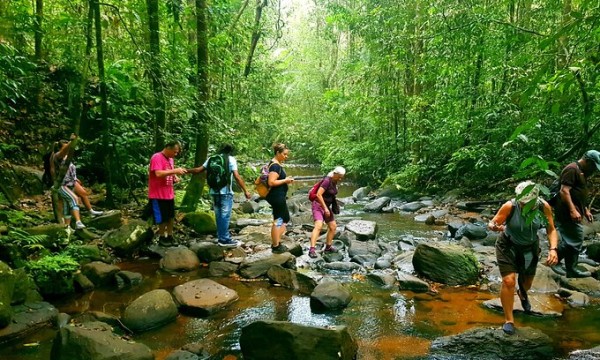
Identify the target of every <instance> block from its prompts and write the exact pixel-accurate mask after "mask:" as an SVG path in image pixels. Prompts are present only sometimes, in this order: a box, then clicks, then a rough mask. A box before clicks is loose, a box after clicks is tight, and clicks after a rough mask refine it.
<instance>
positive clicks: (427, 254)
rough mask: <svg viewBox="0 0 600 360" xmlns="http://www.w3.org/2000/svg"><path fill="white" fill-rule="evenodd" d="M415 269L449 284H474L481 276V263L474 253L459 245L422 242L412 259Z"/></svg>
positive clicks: (428, 276) (427, 276)
mask: <svg viewBox="0 0 600 360" xmlns="http://www.w3.org/2000/svg"><path fill="white" fill-rule="evenodd" d="M412 263H413V266H414V267H415V271H416V272H417V273H419V274H421V275H422V276H425V277H426V278H428V279H430V280H432V281H435V282H439V283H443V284H448V285H472V284H475V283H476V282H477V280H478V278H479V263H478V262H477V259H476V258H475V256H474V255H473V253H472V252H471V251H469V250H467V249H465V248H464V247H462V246H458V245H441V244H436V245H435V246H434V245H430V244H425V243H421V244H419V245H418V246H417V248H416V249H415V253H414V255H413V259H412Z"/></svg>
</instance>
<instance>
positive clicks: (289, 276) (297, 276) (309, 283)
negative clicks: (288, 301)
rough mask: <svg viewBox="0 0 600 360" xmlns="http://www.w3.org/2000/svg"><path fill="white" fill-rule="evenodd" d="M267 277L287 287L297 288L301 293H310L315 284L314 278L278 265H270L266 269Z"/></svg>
mask: <svg viewBox="0 0 600 360" xmlns="http://www.w3.org/2000/svg"><path fill="white" fill-rule="evenodd" d="M267 277H269V279H271V280H272V281H274V282H276V283H277V284H280V285H281V286H283V287H285V288H288V289H292V290H297V291H298V292H300V293H301V294H310V293H312V292H313V290H314V289H315V287H316V286H317V282H316V281H315V279H313V278H311V277H309V276H307V275H304V274H302V273H299V272H297V271H295V270H291V269H286V268H284V267H283V266H280V265H274V266H271V268H270V269H269V271H267Z"/></svg>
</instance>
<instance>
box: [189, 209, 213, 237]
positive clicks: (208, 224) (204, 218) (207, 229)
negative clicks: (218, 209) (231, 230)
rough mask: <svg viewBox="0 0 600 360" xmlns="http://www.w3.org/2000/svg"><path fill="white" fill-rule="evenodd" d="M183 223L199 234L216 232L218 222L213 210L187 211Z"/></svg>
mask: <svg viewBox="0 0 600 360" xmlns="http://www.w3.org/2000/svg"><path fill="white" fill-rule="evenodd" d="M183 224H184V225H186V226H187V227H189V228H191V229H192V230H194V231H195V232H197V233H198V234H214V233H215V232H216V231H217V222H216V220H215V215H214V214H213V212H212V211H196V212H192V213H187V214H185V216H184V217H183Z"/></svg>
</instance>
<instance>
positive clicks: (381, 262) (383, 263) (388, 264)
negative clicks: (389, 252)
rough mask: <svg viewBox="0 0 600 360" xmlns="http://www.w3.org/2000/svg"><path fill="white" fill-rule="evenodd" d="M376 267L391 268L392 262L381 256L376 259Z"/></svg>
mask: <svg viewBox="0 0 600 360" xmlns="http://www.w3.org/2000/svg"><path fill="white" fill-rule="evenodd" d="M374 267H375V269H389V268H391V267H392V262H391V260H390V259H387V258H379V259H377V260H376V261H375V265H374Z"/></svg>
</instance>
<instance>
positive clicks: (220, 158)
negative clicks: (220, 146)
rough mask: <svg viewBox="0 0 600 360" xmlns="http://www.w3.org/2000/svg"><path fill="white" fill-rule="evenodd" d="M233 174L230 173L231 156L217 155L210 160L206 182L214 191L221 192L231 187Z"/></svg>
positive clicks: (207, 166)
mask: <svg viewBox="0 0 600 360" xmlns="http://www.w3.org/2000/svg"><path fill="white" fill-rule="evenodd" d="M230 178H231V173H230V171H229V155H227V154H217V155H213V156H211V157H210V158H209V159H208V164H207V165H206V182H207V183H208V186H209V187H210V188H211V189H213V190H214V191H219V190H221V189H222V188H223V187H225V186H227V185H229V181H230Z"/></svg>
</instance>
